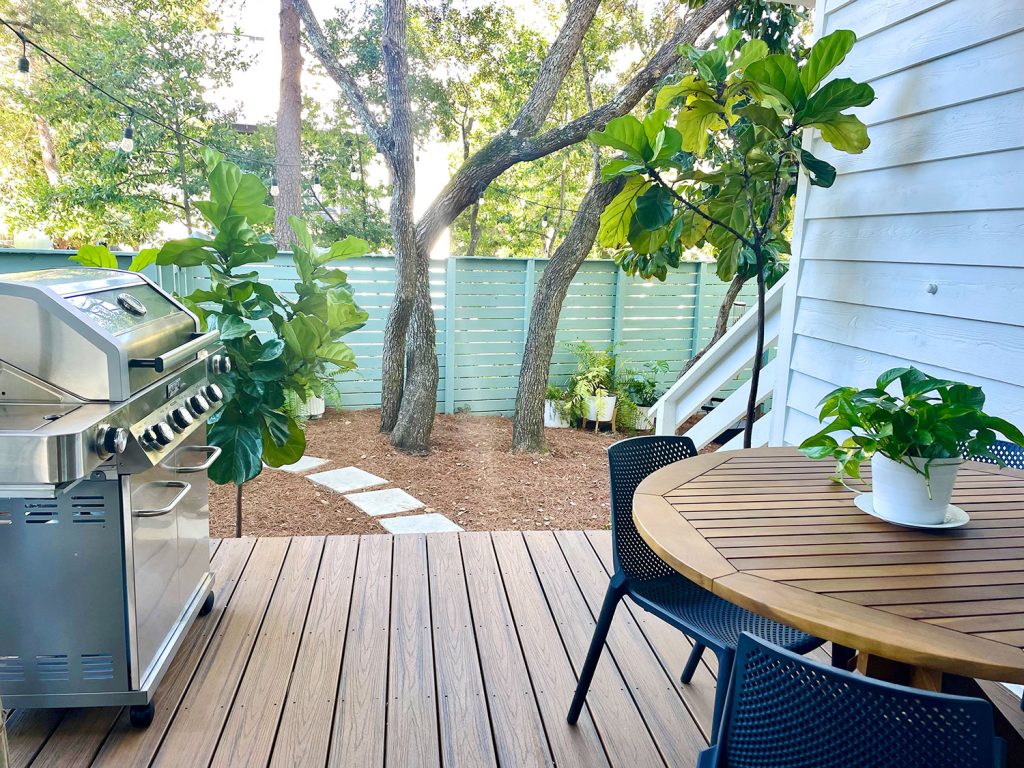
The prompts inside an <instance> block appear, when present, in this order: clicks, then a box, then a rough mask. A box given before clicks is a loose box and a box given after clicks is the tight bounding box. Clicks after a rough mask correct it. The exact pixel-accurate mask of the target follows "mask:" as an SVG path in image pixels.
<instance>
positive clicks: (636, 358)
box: [0, 250, 753, 415]
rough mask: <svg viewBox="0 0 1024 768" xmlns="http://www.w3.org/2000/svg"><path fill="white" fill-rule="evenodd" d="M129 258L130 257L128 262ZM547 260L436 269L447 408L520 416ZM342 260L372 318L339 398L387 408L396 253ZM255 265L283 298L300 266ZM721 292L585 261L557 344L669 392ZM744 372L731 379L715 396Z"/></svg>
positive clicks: (702, 338) (160, 275) (6, 260)
mask: <svg viewBox="0 0 1024 768" xmlns="http://www.w3.org/2000/svg"><path fill="white" fill-rule="evenodd" d="M70 253H71V252H69V251H49V252H47V251H37V252H30V251H14V250H7V251H2V250H0V272H16V271H21V270H28V269H46V268H52V267H61V266H67V265H68V261H67V258H68V256H69V255H70ZM130 259H131V256H130V255H127V256H125V257H124V259H123V262H124V263H123V266H125V267H127V265H128V263H129V262H130ZM546 263H547V261H546V260H545V259H493V258H472V259H448V260H447V261H437V262H435V263H434V264H433V265H432V267H431V278H430V279H431V286H432V289H433V295H434V318H435V321H436V323H437V351H438V362H439V364H440V369H441V381H440V383H439V386H438V409H439V410H444V411H447V412H452V411H453V410H456V409H465V410H469V411H470V412H472V413H480V414H501V415H509V414H511V413H512V411H513V408H514V406H515V397H516V391H517V389H518V386H519V367H520V364H521V363H522V354H523V345H524V343H525V339H526V329H527V327H528V325H529V312H530V306H531V304H532V301H533V289H534V286H535V285H536V282H537V280H538V279H539V278H540V276H541V274H542V273H543V271H544V267H545V264H546ZM339 266H341V267H342V268H344V269H345V270H346V271H347V272H348V278H349V283H350V285H351V286H352V291H353V294H354V296H355V298H356V301H357V302H358V303H359V305H360V306H361V307H362V308H363V309H365V310H366V311H367V312H368V313H369V315H370V319H369V321H368V322H367V324H366V326H365V327H364V328H362V329H361V330H359V331H356V332H355V333H353V334H350V335H349V336H346V337H345V342H346V343H347V344H349V345H351V347H352V349H353V350H354V351H355V353H356V360H357V361H358V362H359V368H358V369H357V370H356V371H353V372H351V373H346V374H345V375H344V376H342V377H339V378H338V380H337V384H338V389H339V391H340V393H341V404H342V406H343V407H346V408H375V407H377V406H378V405H379V404H380V368H381V347H382V344H383V340H384V323H385V319H386V317H387V312H388V309H389V308H390V306H391V299H392V297H393V296H394V292H395V281H394V259H392V258H391V257H390V256H372V257H366V258H359V259H350V260H348V261H345V262H344V263H342V264H340V265H339ZM253 268H254V269H256V270H257V271H259V272H260V274H261V277H262V279H263V280H264V281H266V282H268V283H270V284H271V285H273V286H274V288H275V289H276V290H278V291H279V292H281V293H284V294H286V295H287V294H291V293H292V291H293V290H294V289H293V285H292V284H293V283H294V282H295V271H294V267H293V266H292V262H291V257H290V256H289V255H288V254H282V255H279V256H278V257H277V258H275V259H274V260H272V261H270V262H268V263H266V264H258V265H253ZM145 273H146V275H147V276H149V277H151V278H153V279H155V280H157V281H158V282H159V283H160V284H161V285H162V286H163V288H164V289H165V290H169V291H172V292H177V293H186V294H187V293H189V292H190V291H191V290H192V289H193V288H195V287H199V286H201V285H203V284H204V283H206V282H207V281H208V278H207V277H206V276H205V272H204V271H203V270H200V269H189V270H177V269H175V268H172V267H155V266H154V267H150V268H147V269H146V271H145ZM725 288H726V286H725V284H724V283H722V282H721V281H720V280H719V279H718V278H717V277H716V275H715V273H714V265H709V264H697V263H687V264H683V265H681V266H680V268H679V269H677V270H673V271H671V272H670V273H669V275H668V279H667V280H666V281H665V282H664V283H661V282H659V281H657V280H654V281H650V282H647V281H643V280H633V279H632V278H629V277H627V276H626V275H624V274H623V273H622V272H621V271H620V270H619V269H618V268H617V267H616V266H615V264H614V263H612V262H610V261H596V260H595V261H587V262H585V263H584V265H583V267H582V268H581V269H580V271H579V273H578V274H577V276H576V278H575V279H574V280H573V282H572V286H571V287H570V290H569V295H568V296H567V297H566V300H565V302H564V304H563V305H562V314H561V318H560V320H559V324H558V333H557V337H556V338H557V340H558V341H559V342H566V341H577V340H585V341H588V342H590V343H591V344H593V345H594V346H595V347H597V348H599V349H603V348H605V347H607V346H608V345H610V344H612V343H616V344H617V347H616V349H617V350H618V353H619V359H620V360H621V361H622V364H623V365H626V366H629V367H638V368H639V367H641V366H643V364H644V363H646V362H649V361H654V360H666V361H668V363H669V371H668V373H666V374H664V375H663V376H662V377H661V378H662V381H661V384H662V386H664V387H665V388H667V387H668V386H669V385H670V384H671V383H672V382H673V381H674V380H675V375H676V373H677V372H678V371H679V369H680V368H681V367H682V365H683V363H684V362H685V361H686V360H689V359H690V357H691V356H692V355H693V353H694V351H696V350H699V349H700V348H701V347H703V346H704V344H706V343H707V341H708V339H710V337H711V333H712V331H713V329H714V324H715V317H716V315H717V313H718V307H719V305H720V304H721V301H722V296H723V295H724V293H725ZM752 294H753V288H752V287H748V288H746V289H745V290H744V292H743V293H742V294H741V296H740V300H741V301H745V302H746V303H747V305H748V306H750V305H751V303H752ZM268 327H269V326H268ZM574 368H575V361H574V358H573V357H572V355H570V354H569V353H568V352H567V351H566V350H565V349H564V348H562V347H557V348H556V350H555V355H554V358H553V360H552V364H551V378H552V380H553V381H555V382H560V381H561V380H564V379H565V378H566V377H567V376H568V375H569V374H570V373H571V372H572V371H573V369H574ZM745 378H746V375H743V376H740V377H736V378H735V379H733V380H731V381H729V382H728V383H727V384H726V386H725V387H723V389H722V391H721V392H719V396H724V395H725V394H726V393H728V392H731V391H732V390H733V389H735V388H736V387H738V386H739V385H740V384H741V383H742V380H743V379H745Z"/></svg>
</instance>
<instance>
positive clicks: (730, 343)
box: [651, 277, 787, 450]
mask: <svg viewBox="0 0 1024 768" xmlns="http://www.w3.org/2000/svg"><path fill="white" fill-rule="evenodd" d="M786 279H787V278H786V277H783V278H782V279H781V280H779V282H778V283H776V284H775V285H774V286H773V287H772V289H771V290H770V291H768V295H767V296H766V297H765V332H764V339H765V348H766V349H767V348H768V347H769V346H771V345H772V344H774V343H775V342H777V340H778V337H779V327H780V320H781V314H782V292H783V289H784V287H785V283H786ZM756 335H757V311H756V307H753V308H751V309H750V310H748V311H747V312H746V314H744V315H743V317H741V318H740V320H739V321H738V322H737V323H736V324H735V325H733V327H732V328H730V329H729V330H728V331H727V332H726V334H725V335H724V336H723V337H722V338H721V339H719V340H718V343H716V344H715V345H714V346H713V347H711V349H709V350H708V351H707V354H705V355H704V357H702V358H701V359H700V360H698V361H697V362H696V363H695V364H694V366H693V367H692V368H690V370H688V371H687V372H686V374H685V375H683V376H682V377H681V378H680V379H679V380H677V381H676V383H675V384H673V385H672V387H671V388H670V389H669V390H668V391H667V392H666V393H665V394H664V395H662V397H661V399H660V400H658V402H657V403H655V404H654V406H653V407H652V408H651V417H652V418H653V419H654V422H655V427H654V432H655V434H658V435H674V434H675V433H676V430H677V429H678V428H679V425H680V424H682V423H683V422H684V421H686V420H687V419H689V418H690V417H691V416H693V415H694V414H695V413H697V411H699V410H700V409H701V407H702V406H703V405H704V404H705V403H707V402H708V401H709V400H711V398H712V397H714V395H715V393H716V392H718V391H719V390H720V389H721V388H722V387H723V386H724V385H725V384H726V383H728V381H729V380H730V379H732V378H734V377H736V376H737V375H739V374H740V372H741V371H742V370H743V369H744V368H745V367H747V366H749V365H750V364H751V363H752V362H753V359H754V346H755V339H756ZM775 370H776V366H775V361H774V360H773V361H771V362H770V363H768V365H766V366H765V367H764V368H763V369H762V371H761V381H760V384H759V386H758V388H757V389H758V392H757V401H758V403H763V402H764V401H765V400H767V399H768V398H769V397H770V396H771V394H772V392H773V391H774V389H775ZM749 394H750V382H749V381H747V382H745V383H744V384H743V385H742V386H741V387H739V388H738V389H736V390H735V391H734V392H733V393H732V394H730V395H729V396H728V397H727V398H725V400H723V401H722V402H721V403H719V404H718V405H717V406H716V407H715V409H714V410H713V411H711V413H709V414H708V415H707V416H705V417H704V418H703V419H701V420H700V421H698V422H697V424H695V425H694V426H693V427H691V428H690V429H689V430H688V431H687V432H686V435H687V437H690V438H691V439H692V440H693V442H694V443H695V444H696V446H697V448H698V450H699V449H701V448H703V447H704V446H706V445H707V444H708V443H710V442H711V441H712V440H713V439H714V438H715V437H717V436H718V435H720V434H721V433H722V432H724V431H725V430H726V429H728V428H729V427H730V426H732V425H733V424H735V423H736V422H737V421H739V420H740V419H742V418H743V417H744V415H745V414H746V408H747V399H748V397H749ZM766 417H767V414H765V415H764V416H762V417H761V418H760V419H758V420H757V421H756V422H755V423H754V437H755V444H758V445H764V444H766V443H767V439H768V419H767V418H766ZM741 441H742V438H741ZM733 442H735V441H731V442H730V443H729V444H728V445H726V446H724V447H725V448H732V447H738V446H733V444H732V443H733Z"/></svg>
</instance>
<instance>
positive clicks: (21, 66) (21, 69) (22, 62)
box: [15, 31, 29, 80]
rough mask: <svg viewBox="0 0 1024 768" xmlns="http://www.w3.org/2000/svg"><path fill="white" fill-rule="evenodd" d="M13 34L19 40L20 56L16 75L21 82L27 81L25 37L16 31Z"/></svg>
mask: <svg viewBox="0 0 1024 768" xmlns="http://www.w3.org/2000/svg"><path fill="white" fill-rule="evenodd" d="M15 34H16V35H17V36H18V37H19V38H20V39H21V56H19V57H18V74H19V75H21V78H22V80H28V69H29V67H28V48H27V45H26V43H25V36H24V35H23V34H21V32H18V31H15Z"/></svg>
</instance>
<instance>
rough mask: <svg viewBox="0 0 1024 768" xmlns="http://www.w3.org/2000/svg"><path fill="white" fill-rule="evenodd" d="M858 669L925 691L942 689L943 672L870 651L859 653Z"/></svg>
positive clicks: (867, 674)
mask: <svg viewBox="0 0 1024 768" xmlns="http://www.w3.org/2000/svg"><path fill="white" fill-rule="evenodd" d="M857 671H858V672H860V673H861V674H862V675H865V676H867V677H873V678H875V679H876V680H885V681H887V682H890V683H899V684H900V685H909V686H912V687H914V688H920V689H921V690H924V691H941V690H942V672H940V671H939V670H937V669H928V668H927V667H918V666H915V665H913V664H906V663H904V662H902V661H893V660H892V659H886V658H883V657H882V656H875V655H873V654H870V653H858V654H857Z"/></svg>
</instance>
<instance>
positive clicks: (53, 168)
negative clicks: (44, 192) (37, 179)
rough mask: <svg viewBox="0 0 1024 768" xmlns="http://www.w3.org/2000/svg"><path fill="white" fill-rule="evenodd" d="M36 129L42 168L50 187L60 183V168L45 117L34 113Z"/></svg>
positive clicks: (51, 134) (51, 132) (51, 133)
mask: <svg viewBox="0 0 1024 768" xmlns="http://www.w3.org/2000/svg"><path fill="white" fill-rule="evenodd" d="M36 131H37V133H38V134H39V150H40V152H41V153H42V156H43V170H44V171H46V180H47V181H48V182H50V186H51V187H56V186H57V185H58V184H60V169H58V168H57V149H56V147H55V146H54V143H53V131H51V130H50V124H49V123H48V122H46V118H45V117H42V116H41V115H36Z"/></svg>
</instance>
